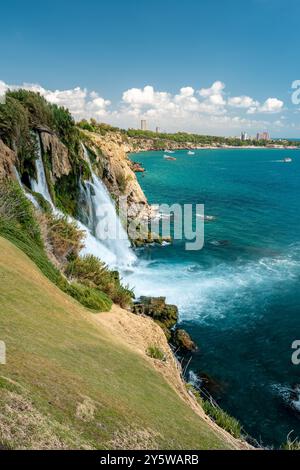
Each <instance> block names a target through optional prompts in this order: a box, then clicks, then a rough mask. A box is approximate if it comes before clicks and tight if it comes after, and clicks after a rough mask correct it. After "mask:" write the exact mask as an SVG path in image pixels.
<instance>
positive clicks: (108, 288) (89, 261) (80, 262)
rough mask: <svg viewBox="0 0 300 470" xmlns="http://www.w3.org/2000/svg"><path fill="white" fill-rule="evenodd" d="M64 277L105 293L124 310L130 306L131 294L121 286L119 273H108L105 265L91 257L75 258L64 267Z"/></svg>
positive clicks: (126, 288) (132, 295)
mask: <svg viewBox="0 0 300 470" xmlns="http://www.w3.org/2000/svg"><path fill="white" fill-rule="evenodd" d="M65 272H66V275H67V276H68V277H70V278H73V279H76V280H77V281H78V282H80V283H81V284H84V285H86V286H88V287H94V288H98V289H100V290H101V291H103V292H105V293H106V294H107V295H108V296H109V297H110V298H111V299H112V300H113V301H114V302H115V303H117V304H119V305H120V306H121V307H123V308H126V307H128V306H130V305H131V303H132V298H133V297H134V294H133V292H132V291H131V290H130V289H129V288H128V287H124V286H122V284H121V282H120V278H119V273H118V272H116V271H110V270H109V269H108V268H107V266H106V265H105V263H103V262H102V261H101V260H99V258H97V257H96V256H93V255H86V256H84V257H77V258H75V259H73V260H71V261H70V262H69V263H68V265H67V267H66V271H65Z"/></svg>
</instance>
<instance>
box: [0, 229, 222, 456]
mask: <svg viewBox="0 0 300 470" xmlns="http://www.w3.org/2000/svg"><path fill="white" fill-rule="evenodd" d="M0 277H1V279H2V280H3V282H1V283H0V302H1V315H0V329H1V332H2V333H1V335H2V336H1V339H2V340H4V341H5V343H6V347H7V352H8V361H7V364H6V365H2V366H0V377H1V378H0V421H1V423H2V426H0V446H1V447H2V448H3V447H4V448H25V449H32V448H34V449H37V448H38V449H53V448H57V449H63V448H66V449H70V448H76V449H220V448H222V449H225V448H230V444H229V443H228V442H227V441H226V440H225V439H224V437H223V436H220V435H219V434H218V433H217V432H216V431H215V430H214V429H212V428H211V427H210V426H209V424H208V423H207V422H206V421H205V420H204V419H202V418H201V417H199V416H198V415H197V414H196V413H194V411H193V410H192V409H191V408H190V406H189V405H188V404H187V403H186V402H184V401H183V400H182V399H181V397H179V396H178V395H177V393H176V392H175V390H174V389H173V388H172V387H171V386H170V385H169V384H168V383H167V382H166V381H165V379H164V377H163V376H162V374H161V373H159V372H158V371H156V370H155V369H154V368H153V367H152V366H151V364H149V362H148V361H147V360H146V358H145V357H144V356H143V355H142V354H140V353H137V352H135V351H134V350H133V349H132V348H131V347H130V346H129V345H127V343H125V340H122V339H121V338H120V337H119V336H118V335H117V334H114V333H113V331H111V330H110V331H108V330H107V329H106V327H105V326H104V325H103V324H102V323H101V318H102V317H103V315H105V314H102V315H99V317H98V318H96V317H94V316H91V315H90V314H89V311H87V310H85V309H84V308H83V307H82V306H81V305H80V304H78V303H77V302H75V301H74V300H72V299H71V298H70V297H69V296H67V295H65V294H64V293H62V292H61V291H60V290H59V289H57V288H56V287H55V286H54V285H53V284H52V283H51V282H49V281H48V279H46V278H45V277H44V276H43V275H42V274H41V273H40V272H39V270H38V269H37V268H36V266H35V265H34V264H33V263H32V262H31V261H30V260H29V259H28V257H27V256H26V255H25V254H24V253H22V252H21V251H20V250H19V249H17V248H16V247H15V246H13V245H12V244H11V243H9V242H8V241H7V240H4V239H3V238H0Z"/></svg>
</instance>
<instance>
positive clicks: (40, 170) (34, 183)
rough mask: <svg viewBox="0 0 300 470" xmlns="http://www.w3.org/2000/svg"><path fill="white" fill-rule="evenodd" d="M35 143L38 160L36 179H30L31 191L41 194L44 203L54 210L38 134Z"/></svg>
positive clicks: (36, 163)
mask: <svg viewBox="0 0 300 470" xmlns="http://www.w3.org/2000/svg"><path fill="white" fill-rule="evenodd" d="M36 142H37V147H38V158H37V160H36V162H35V165H36V176H37V177H36V179H35V178H31V179H30V184H31V188H32V191H34V192H35V193H39V194H41V195H42V196H43V198H44V199H46V201H47V202H49V204H50V205H51V207H52V208H53V209H54V204H53V202H52V199H51V196H50V193H49V189H48V185H47V179H46V174H45V168H44V162H43V157H42V148H41V140H40V136H39V134H38V133H37V134H36Z"/></svg>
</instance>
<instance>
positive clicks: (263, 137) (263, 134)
mask: <svg viewBox="0 0 300 470" xmlns="http://www.w3.org/2000/svg"><path fill="white" fill-rule="evenodd" d="M256 140H265V141H268V140H270V134H269V132H268V131H264V132H258V133H257V134H256Z"/></svg>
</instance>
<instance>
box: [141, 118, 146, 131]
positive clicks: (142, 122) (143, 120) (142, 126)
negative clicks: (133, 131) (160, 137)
mask: <svg viewBox="0 0 300 470" xmlns="http://www.w3.org/2000/svg"><path fill="white" fill-rule="evenodd" d="M141 130H142V131H146V130H147V121H146V119H142V120H141Z"/></svg>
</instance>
